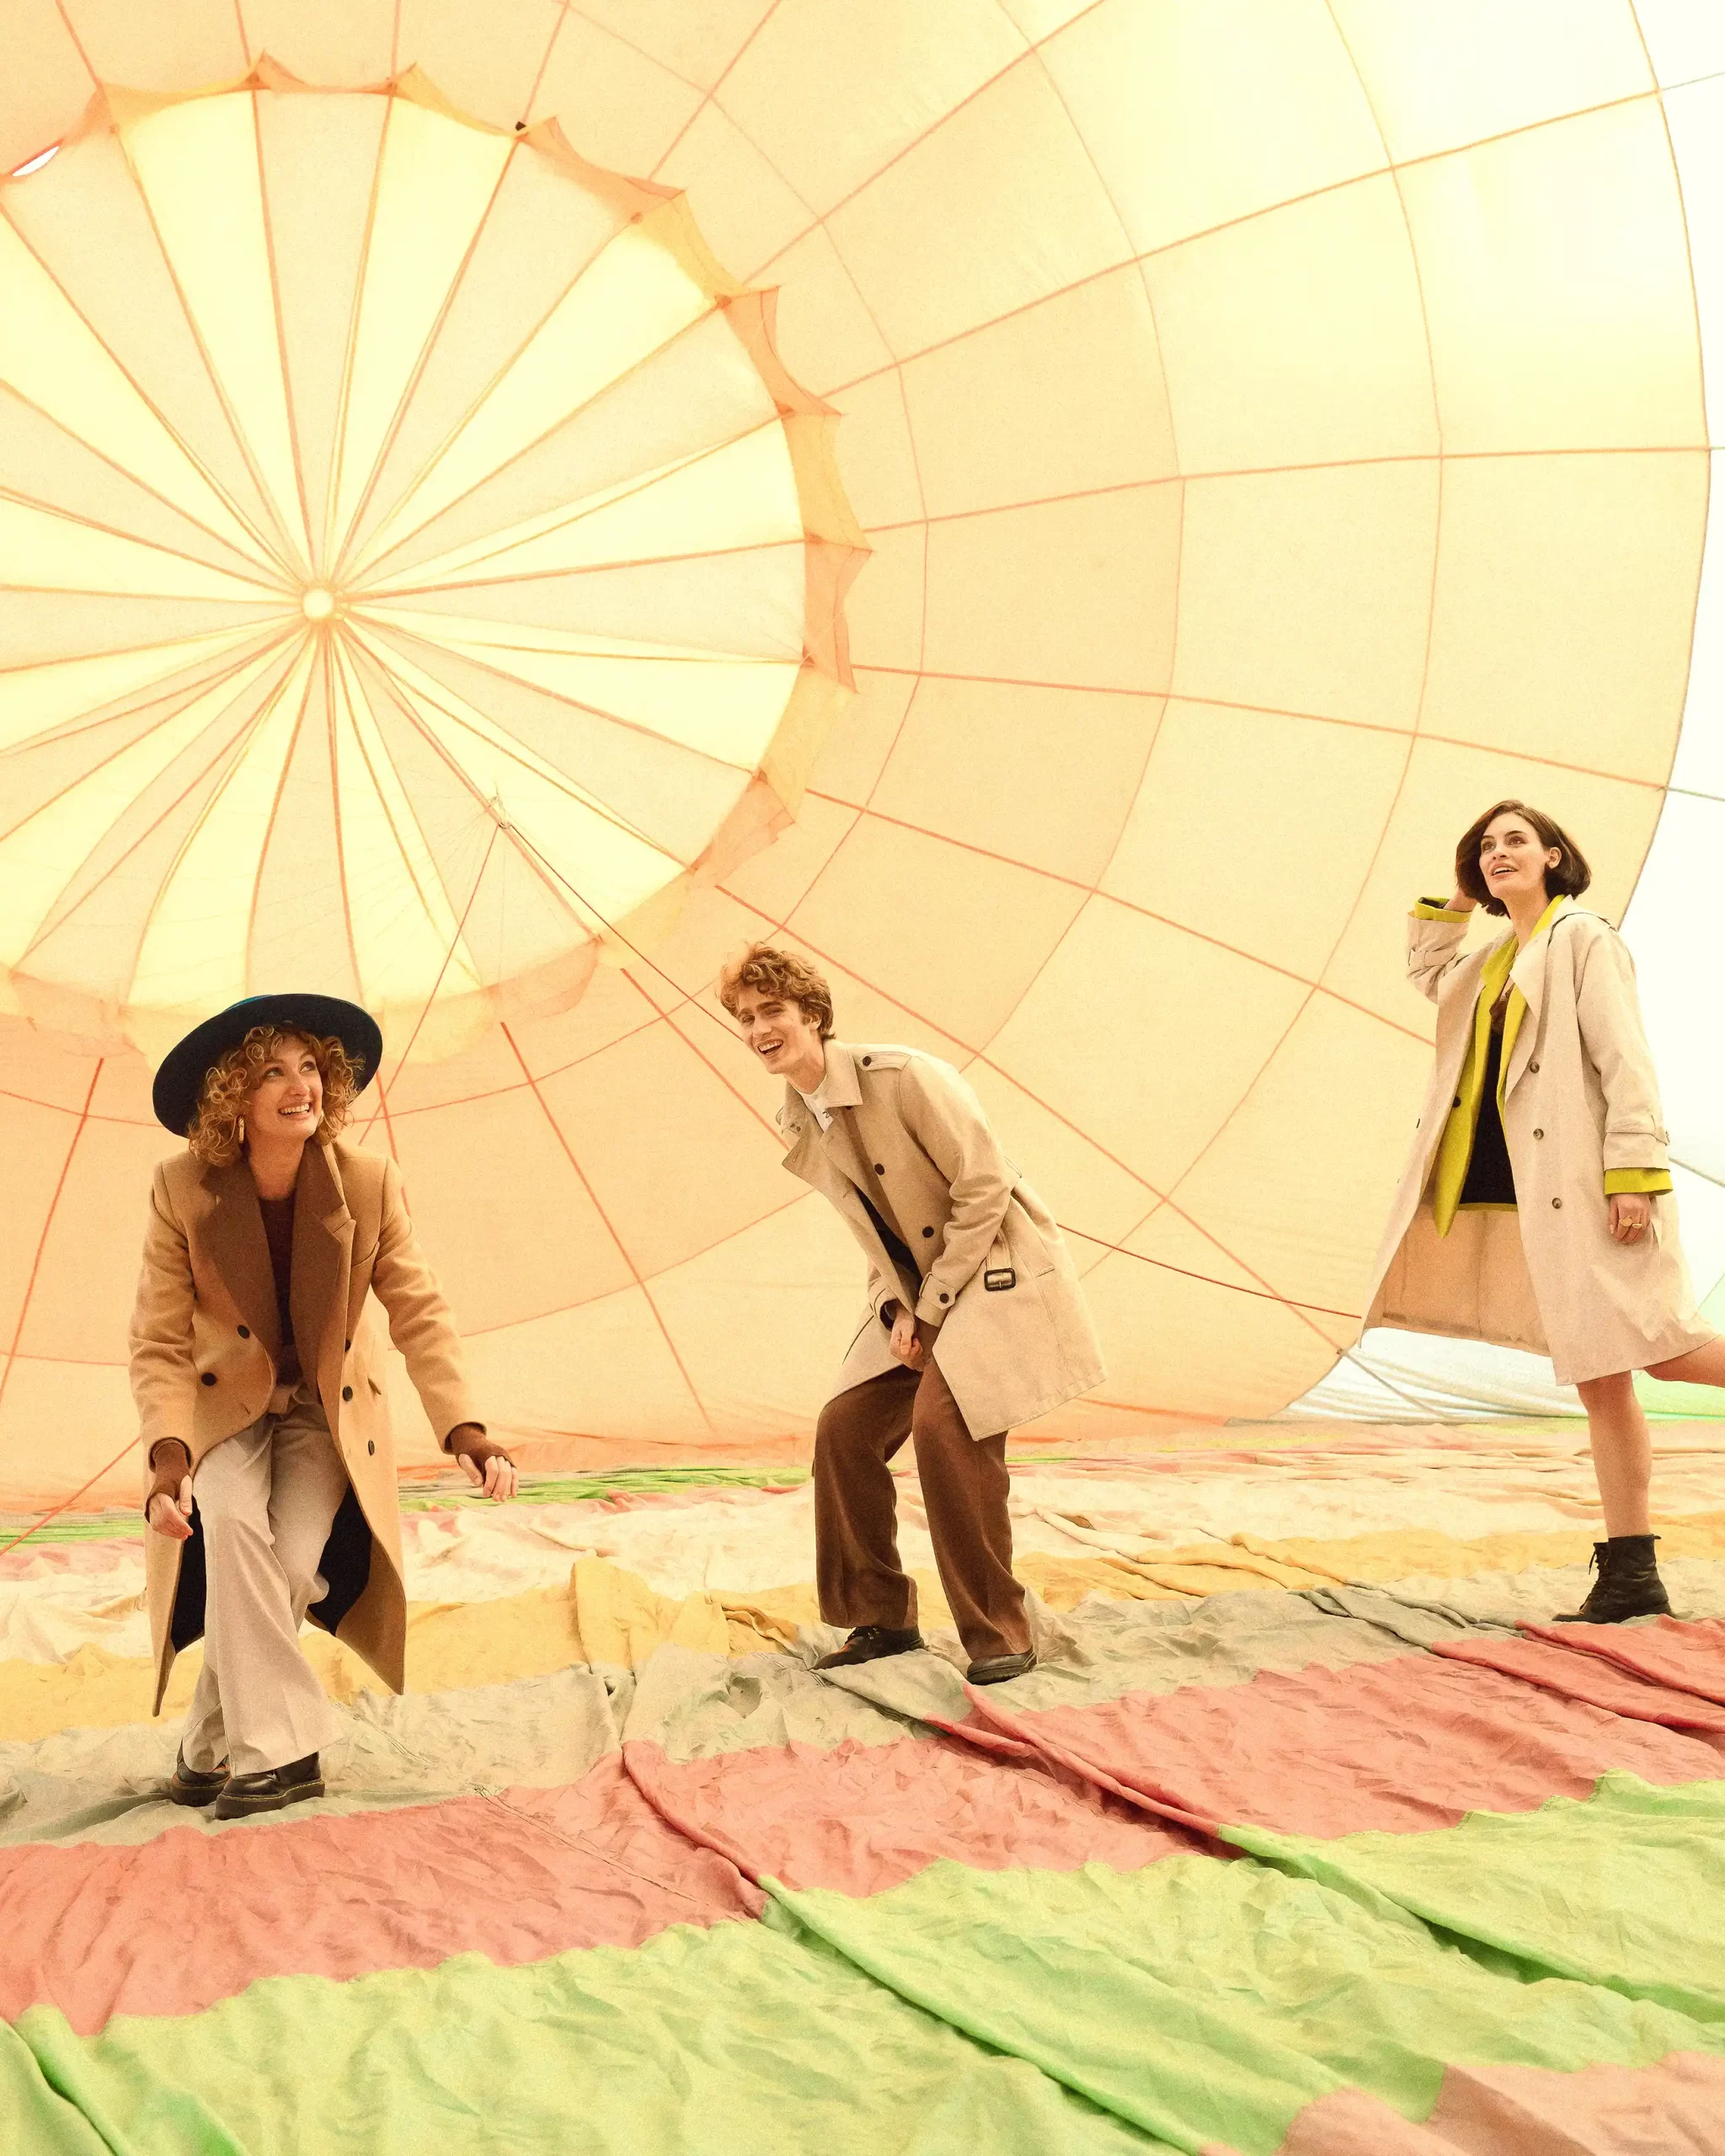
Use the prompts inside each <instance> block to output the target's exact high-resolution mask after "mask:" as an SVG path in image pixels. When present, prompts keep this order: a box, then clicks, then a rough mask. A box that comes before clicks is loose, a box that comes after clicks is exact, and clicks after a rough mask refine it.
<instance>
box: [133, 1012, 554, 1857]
mask: <svg viewBox="0 0 1725 2156" xmlns="http://www.w3.org/2000/svg"><path fill="white" fill-rule="evenodd" d="M381 1051H382V1036H381V1035H380V1034H379V1033H378V1030H377V1025H376V1024H375V1022H373V1021H372V1019H371V1017H369V1016H368V1015H367V1014H366V1012H365V1011H362V1010H360V1009H359V1008H358V1006H356V1005H354V1004H351V1003H345V1002H343V1001H340V1000H339V998H337V997H334V996H328V995H259V996H253V997H250V998H249V999H248V1001H245V1002H243V1003H236V1004H234V1005H233V1006H232V1007H231V1008H230V1009H228V1010H227V1011H222V1012H221V1013H220V1014H219V1015H218V1016H217V1017H214V1018H211V1019H209V1020H208V1021H206V1023H205V1024H203V1025H201V1026H200V1027H196V1028H195V1031H193V1032H192V1033H189V1034H188V1035H187V1036H186V1038H184V1040H183V1041H181V1042H180V1043H179V1046H178V1047H177V1048H175V1049H174V1051H173V1053H172V1054H170V1055H169V1056H168V1059H167V1060H166V1061H165V1062H164V1063H163V1065H162V1068H161V1070H159V1071H158V1073H157V1076H156V1084H155V1092H154V1106H155V1110H156V1114H157V1117H158V1120H159V1121H160V1122H162V1123H164V1124H166V1126H167V1127H168V1129H169V1130H172V1131H174V1132H175V1133H176V1134H179V1135H182V1136H184V1138H185V1139H186V1140H187V1148H186V1150H185V1151H184V1153H181V1154H179V1155H175V1156H174V1158H172V1159H170V1160H168V1161H163V1163H162V1165H161V1166H159V1167H158V1169H157V1171H156V1177H155V1183H154V1187H153V1188H152V1192H151V1198H150V1215H149V1221H148V1225H147V1230H146V1233H145V1238H144V1262H143V1271H142V1276H141V1278H140V1279H139V1282H138V1293H137V1303H136V1308H135V1310H134V1311H133V1314H132V1325H131V1385H132V1394H133V1397H134V1398H135V1399H136V1402H137V1407H138V1414H139V1417H140V1419H141V1421H142V1426H143V1444H144V1455H145V1463H146V1470H147V1477H148V1494H147V1497H146V1499H145V1503H144V1517H145V1518H146V1519H147V1521H148V1523H149V1525H150V1527H151V1529H152V1530H153V1532H152V1533H151V1534H149V1535H147V1537H146V1538H145V1540H146V1554H147V1601H148V1604H149V1610H150V1621H151V1636H152V1644H153V1646H154V1650H155V1659H156V1702H155V1706H156V1711H157V1713H158V1714H159V1713H160V1712H161V1710H162V1697H163V1693H164V1692H165V1691H166V1689H167V1686H168V1673H169V1671H170V1670H171V1669H172V1668H173V1666H174V1656H175V1655H176V1653H177V1652H179V1649H180V1648H182V1647H184V1646H188V1645H189V1644H190V1642H191V1641H193V1640H195V1639H196V1638H198V1637H199V1636H200V1634H201V1635H202V1636H203V1640H204V1666H203V1669H202V1672H201V1673H200V1676H199V1678H198V1683H197V1688H196V1689H195V1692H194V1693H193V1695H192V1703H191V1708H190V1712H189V1713H188V1715H187V1716H186V1724H185V1732H184V1737H183V1738H182V1740H181V1743H180V1748H179V1758H178V1759H177V1760H176V1762H175V1764H174V1776H173V1779H172V1780H171V1781H170V1783H169V1785H168V1796H170V1797H171V1798H172V1800H173V1801H174V1802H175V1803H176V1804H186V1805H206V1804H211V1803H213V1804H214V1806H215V1807H216V1816H217V1817H220V1818H234V1817H240V1816H243V1815H246V1814H249V1813H252V1812H273V1811H277V1810H279V1809H280V1807H281V1806H284V1805H287V1804H294V1803H297V1802H300V1801H303V1800H304V1799H306V1798H308V1797H315V1796H322V1795H323V1777H322V1774H321V1773H320V1770H319V1766H318V1753H319V1752H320V1751H321V1749H322V1748H323V1746H324V1745H325V1744H326V1743H327V1742H329V1740H330V1739H331V1737H333V1736H334V1732H335V1729H336V1721H335V1717H334V1712H333V1710H332V1709H331V1707H330V1705H329V1702H328V1700H327V1699H326V1697H325V1696H324V1693H323V1687H322V1686H321V1685H320V1684H319V1683H318V1678H317V1677H316V1676H315V1674H314V1673H313V1672H312V1668H311V1667H310V1665H309V1664H308V1663H307V1661H306V1659H305V1657H304V1656H303V1655H302V1653H301V1652H300V1650H299V1645H298V1633H299V1628H300V1623H301V1620H302V1619H303V1618H305V1617H307V1616H309V1617H310V1618H311V1619H312V1621H313V1622H314V1623H316V1624H318V1625H323V1627H324V1628H325V1629H326V1630H328V1631H331V1632H334V1633H335V1634H336V1635H337V1636H338V1637H339V1638H340V1639H343V1640H344V1641H347V1643H348V1644H349V1646H351V1647H353V1648H354V1649H355V1652H357V1653H359V1654H360V1655H361V1656H362V1657H364V1658H365V1660H366V1662H369V1663H370V1664H371V1668H373V1669H375V1670H376V1671H377V1673H378V1675H379V1676H380V1677H382V1678H383V1679H384V1681H385V1682H386V1683H387V1684H389V1685H390V1686H391V1687H392V1688H393V1689H394V1690H395V1691H398V1692H399V1691H400V1690H401V1689H402V1683H403V1653H404V1649H405V1644H406V1634H407V1598H406V1594H405V1592H404V1590H403V1584H402V1556H401V1525H400V1519H399V1515H398V1508H397V1498H396V1481H395V1454H394V1448H393V1444H392V1442H391V1438H390V1429H389V1415H388V1409H387V1405H386V1403H385V1400H384V1396H383V1391H382V1385H381V1384H380V1382H379V1380H378V1376H377V1353H378V1351H377V1343H376V1342H375V1340H374V1337H373V1329H372V1326H371V1310H370V1299H371V1296H373V1295H375V1296H376V1297H377V1300H378V1301H379V1302H380V1303H381V1304H382V1306H383V1309H384V1311H385V1313H386V1315H387V1318H388V1321H389V1329H390V1334H391V1337H392V1338H393V1340H394V1342H395V1344H396V1345H397V1347H398V1348H400V1349H401V1351H402V1353H403V1355H404V1356H405V1357H406V1358H407V1365H408V1372H409V1376H410V1377H411V1378H412V1380H413V1381H414V1386H415V1388H416V1389H417V1390H418V1392H419V1398H420V1400H421V1401H422V1402H423V1404H424V1406H425V1412H426V1414H427V1415H428V1416H429V1417H430V1421H431V1426H432V1428H433V1429H434V1430H435V1433H436V1434H437V1438H438V1441H439V1443H440V1444H441V1445H442V1447H443V1449H444V1450H445V1451H446V1452H449V1453H452V1454H455V1455H456V1457H457V1458H458V1459H459V1460H460V1461H461V1463H462V1469H463V1470H464V1471H465V1473H466V1474H467V1478H468V1480H469V1481H472V1482H473V1483H475V1484H477V1485H478V1486H480V1487H481V1488H483V1492H484V1493H485V1494H486V1495H487V1496H488V1497H498V1498H503V1497H513V1496H514V1494H515V1468H514V1466H513V1465H512V1464H511V1462H510V1460H509V1458H508V1455H507V1454H505V1452H504V1450H503V1449H502V1448H501V1446H499V1445H498V1444H494V1442H493V1441H492V1439H491V1438H488V1437H487V1436H486V1434H485V1432H484V1428H483V1425H482V1424H480V1423H479V1422H477V1421H476V1420H475V1419H474V1416H473V1406H472V1402H471V1401H470V1399H469V1397H468V1394H467V1381H466V1379H465V1376H464V1374H463V1372H462V1355H461V1342H460V1339H459V1337H458V1335H457V1331H456V1329H455V1323H454V1321H453V1319H452V1318H451V1315H450V1311H449V1306H448V1305H447V1304H446V1302H445V1301H444V1299H443V1294H442V1292H441V1289H439V1287H438V1285H437V1282H436V1279H435V1277H434V1275H433V1274H432V1272H431V1269H430V1266H429V1265H428V1264H427V1263H426V1262H425V1257H424V1256H423V1254H422V1253H421V1251H420V1249H419V1244H418V1243H417V1241H415V1240H414V1230H413V1224H412V1222H411V1221H410V1220H409V1218H408V1214H407V1208H406V1205H405V1203H403V1196H402V1183H401V1173H400V1171H399V1170H398V1168H397V1167H396V1166H395V1163H394V1162H393V1161H389V1160H386V1159H384V1158H383V1157H382V1155H377V1154H373V1153H366V1152H362V1151H361V1150H360V1149H359V1148H358V1147H356V1146H354V1145H349V1144H347V1143H346V1142H345V1141H344V1139H342V1138H341V1137H340V1135H339V1134H340V1131H341V1129H342V1128H343V1126H344V1123H346V1121H347V1119H348V1116H349V1114H350V1112H351V1110H352V1107H353V1103H354V1101H355V1097H357V1095H358V1094H359V1093H360V1092H361V1091H364V1089H365V1086H366V1084H367V1083H368V1082H369V1081H370V1080H371V1077H372V1075H374V1073H375V1072H376V1070H377V1062H378V1057H379V1054H380V1053H381Z"/></svg>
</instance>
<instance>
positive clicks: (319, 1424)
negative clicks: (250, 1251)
mask: <svg viewBox="0 0 1725 2156" xmlns="http://www.w3.org/2000/svg"><path fill="white" fill-rule="evenodd" d="M192 1489H193V1494H194V1495H195V1497H196V1500H197V1507H198V1516H199V1518H200V1521H201V1522H202V1524H203V1530H204V1566H205V1572H206V1582H207V1593H206V1602H205V1606H204V1667H203V1670H202V1673H200V1676H199V1678H198V1683H197V1689H196V1690H195V1691H194V1693H193V1694H192V1703H191V1706H190V1709H189V1710H188V1711H187V1714H186V1721H185V1736H184V1739H183V1741H182V1747H181V1748H182V1750H183V1752H184V1757H185V1763H186V1764H187V1766H189V1767H190V1768H193V1769H195V1770H196V1771H197V1772H198V1773H200V1774H211V1773H213V1772H214V1771H215V1769H216V1768H218V1767H220V1766H222V1765H223V1764H226V1765H227V1769H228V1771H229V1772H230V1773H232V1774H263V1773H265V1772H266V1771H267V1770H268V1769H270V1768H271V1767H283V1766H286V1764H288V1762H289V1761H290V1760H291V1759H302V1758H304V1757H305V1756H306V1754H307V1753H308V1752H318V1751H321V1750H322V1749H323V1747H324V1746H325V1745H326V1744H328V1743H330V1742H333V1741H334V1737H335V1736H336V1733H337V1732H338V1730H339V1727H340V1724H339V1721H338V1720H337V1718H336V1715H335V1711H334V1708H333V1707H332V1706H331V1705H330V1704H329V1701H328V1698H327V1697H326V1696H325V1694H324V1691H323V1686H322V1685H321V1684H319V1683H318V1679H317V1677H316V1676H315V1674H314V1673H313V1672H312V1667H311V1664H310V1663H309V1662H307V1660H306V1658H305V1657H304V1656H303V1655H302V1653H301V1652H300V1650H299V1629H300V1624H301V1621H302V1619H303V1618H304V1616H305V1614H306V1611H307V1608H308V1607H309V1606H310V1604H312V1603H314V1602H317V1601H320V1600H321V1599H322V1598H323V1594H324V1593H325V1592H326V1582H325V1581H324V1579H323V1575H322V1574H321V1573H320V1572H318V1559H319V1558H320V1557H321V1556H323V1545H324V1544H325V1543H326V1542H327V1541H328V1539H329V1529H330V1526H331V1524H332V1523H333V1521H334V1518H335V1515H336V1512H337V1510H338V1509H339V1507H340V1504H341V1501H342V1499H343V1497H345V1496H346V1494H347V1470H346V1469H345V1468H344V1466H343V1465H342V1464H341V1455H340V1454H339V1453H338V1452H337V1451H336V1449H335V1440H334V1438H332V1437H331V1436H330V1434H329V1425H328V1422H325V1420H324V1419H323V1409H322V1407H321V1406H318V1403H317V1402H316V1401H313V1400H307V1399H306V1398H305V1397H304V1396H302V1395H300V1394H296V1396H294V1398H293V1399H292V1400H291V1401H290V1402H289V1404H288V1406H287V1409H286V1412H285V1413H283V1414H280V1415H268V1414H266V1415H263V1416H260V1417H259V1419H258V1421H256V1422H254V1423H253V1424H252V1425H251V1426H250V1428H248V1429H243V1430H241V1431H239V1432H238V1433H236V1434H235V1435H234V1436H233V1437H231V1438H227V1439H225V1440H224V1442H223V1443H222V1444H219V1445H216V1447H215V1448H214V1449H212V1450H211V1451H210V1452H208V1453H206V1454H205V1456H204V1458H203V1459H202V1460H200V1463H199V1465H198V1471H197V1474H196V1476H195V1478H194V1480H193V1484H192Z"/></svg>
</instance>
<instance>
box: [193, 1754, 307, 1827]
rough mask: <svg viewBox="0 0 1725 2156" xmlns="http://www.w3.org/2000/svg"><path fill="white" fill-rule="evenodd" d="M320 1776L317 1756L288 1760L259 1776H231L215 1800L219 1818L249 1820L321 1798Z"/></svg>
mask: <svg viewBox="0 0 1725 2156" xmlns="http://www.w3.org/2000/svg"><path fill="white" fill-rule="evenodd" d="M309 1796H323V1775H322V1774H319V1773H318V1755H317V1753H315V1752H308V1753H307V1754H306V1756H305V1758H303V1759H291V1760H290V1761H289V1762H288V1764H287V1765H286V1766H285V1767H271V1768H270V1769H268V1770H267V1771H266V1772H264V1774H230V1775H229V1776H228V1778H227V1788H226V1789H225V1790H222V1794H221V1796H218V1797H217V1798H216V1817H217V1818H218V1819H248V1818H250V1817H251V1816H252V1814H253V1813H254V1812H280V1809H281V1807H282V1806H283V1805H285V1804H303V1803H304V1802H305V1801H306V1799H307V1797H309Z"/></svg>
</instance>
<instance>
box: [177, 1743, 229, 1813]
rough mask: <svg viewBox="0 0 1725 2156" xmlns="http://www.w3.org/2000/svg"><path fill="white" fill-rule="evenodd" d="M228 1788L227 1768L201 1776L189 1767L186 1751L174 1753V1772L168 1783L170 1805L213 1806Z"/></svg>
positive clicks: (220, 1768)
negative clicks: (186, 1761) (186, 1760)
mask: <svg viewBox="0 0 1725 2156" xmlns="http://www.w3.org/2000/svg"><path fill="white" fill-rule="evenodd" d="M226 1788H227V1768H226V1767H218V1768H217V1769H216V1771H215V1773H214V1774H200V1773H199V1771H198V1769H196V1768H195V1767H189V1766H187V1764H186V1763H185V1753H184V1751H179V1752H176V1753H174V1772H173V1774H171V1775H170V1776H169V1777H168V1802H169V1803H170V1804H190V1805H196V1806H203V1805H206V1804H213V1803H214V1802H215V1801H216V1798H217V1797H218V1796H221V1794H222V1790H224V1789H226Z"/></svg>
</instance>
